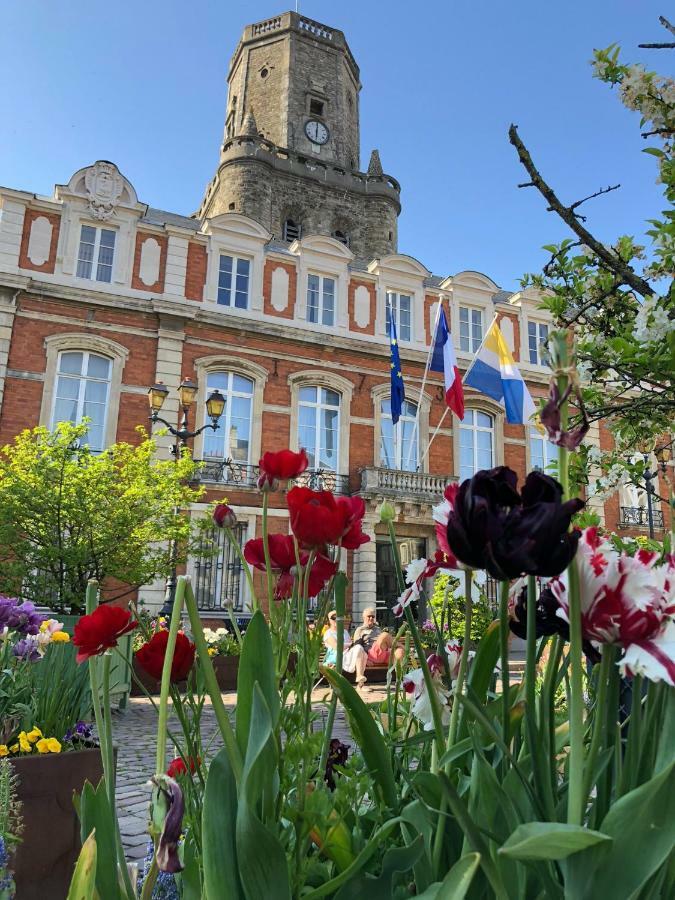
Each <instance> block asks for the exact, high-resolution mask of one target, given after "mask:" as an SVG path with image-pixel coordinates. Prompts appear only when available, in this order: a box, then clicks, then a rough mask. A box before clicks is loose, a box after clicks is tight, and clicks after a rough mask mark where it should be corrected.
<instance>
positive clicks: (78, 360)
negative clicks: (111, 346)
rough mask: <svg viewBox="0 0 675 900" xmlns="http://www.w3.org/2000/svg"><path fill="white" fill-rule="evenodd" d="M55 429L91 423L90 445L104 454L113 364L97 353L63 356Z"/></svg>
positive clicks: (52, 420)
mask: <svg viewBox="0 0 675 900" xmlns="http://www.w3.org/2000/svg"><path fill="white" fill-rule="evenodd" d="M56 372H57V374H56V389H55V391H54V406H53V409H52V416H51V427H52V428H54V427H55V426H56V424H57V422H72V423H73V424H74V425H78V424H79V423H80V422H81V421H82V419H84V418H88V419H90V422H89V428H88V430H87V437H86V443H87V444H88V446H89V447H90V448H91V450H93V451H95V452H96V453H100V451H101V450H103V447H104V446H105V425H106V419H107V416H108V402H109V397H110V376H111V372H112V360H110V359H108V358H107V357H105V356H99V355H98V354H97V353H89V352H88V351H86V350H82V351H72V350H68V351H63V352H61V353H59V358H58V364H57V370H56Z"/></svg>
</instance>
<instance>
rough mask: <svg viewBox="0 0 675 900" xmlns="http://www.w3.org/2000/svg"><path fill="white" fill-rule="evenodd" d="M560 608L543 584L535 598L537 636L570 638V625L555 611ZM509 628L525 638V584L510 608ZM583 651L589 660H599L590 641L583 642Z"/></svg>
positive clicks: (550, 591)
mask: <svg viewBox="0 0 675 900" xmlns="http://www.w3.org/2000/svg"><path fill="white" fill-rule="evenodd" d="M559 609H560V606H559V605H558V601H557V600H556V598H555V597H554V596H553V591H552V590H551V588H550V587H549V586H548V585H544V586H543V587H542V588H541V590H540V591H539V597H538V598H537V611H536V618H535V621H536V626H535V634H536V636H537V637H538V638H540V637H549V636H550V635H552V634H559V635H561V637H563V638H564V639H565V640H566V641H569V639H570V626H569V624H568V623H567V622H566V621H565V620H564V619H562V618H561V617H560V616H559V615H558V614H557V613H558V610H559ZM509 628H510V629H511V631H512V632H513V633H514V634H515V635H516V637H519V638H522V639H523V640H525V639H526V638H527V585H525V586H524V587H523V589H522V591H520V593H519V594H518V596H517V597H516V602H515V605H514V607H513V609H512V610H511V618H510V620H509ZM583 648H584V653H585V654H586V656H587V658H588V659H589V660H590V662H591V663H592V664H593V665H595V663H598V662H600V654H599V653H598V651H597V650H596V649H595V647H594V646H593V645H592V644H591V642H590V641H586V640H584V642H583Z"/></svg>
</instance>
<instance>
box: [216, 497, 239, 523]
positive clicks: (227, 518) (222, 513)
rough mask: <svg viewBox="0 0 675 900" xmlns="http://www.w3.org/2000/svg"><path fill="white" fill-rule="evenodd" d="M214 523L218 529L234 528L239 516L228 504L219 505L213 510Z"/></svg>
mask: <svg viewBox="0 0 675 900" xmlns="http://www.w3.org/2000/svg"><path fill="white" fill-rule="evenodd" d="M213 521H214V522H215V523H216V525H217V526H218V528H234V526H235V525H236V524H237V516H236V515H235V512H234V510H233V509H232V507H231V506H228V505H227V503H219V504H218V506H216V508H215V509H214V510H213Z"/></svg>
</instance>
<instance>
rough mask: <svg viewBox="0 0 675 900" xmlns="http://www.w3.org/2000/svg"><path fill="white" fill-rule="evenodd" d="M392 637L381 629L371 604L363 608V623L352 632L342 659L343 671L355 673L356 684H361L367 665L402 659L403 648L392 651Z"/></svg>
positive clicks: (378, 664)
mask: <svg viewBox="0 0 675 900" xmlns="http://www.w3.org/2000/svg"><path fill="white" fill-rule="evenodd" d="M393 644H394V639H393V638H392V636H391V635H390V634H387V632H386V631H382V629H381V628H380V626H379V625H378V624H377V621H376V619H375V609H374V608H373V607H372V606H369V607H367V608H366V609H364V610H363V625H359V627H358V628H357V629H356V631H355V632H354V639H353V641H352V644H351V647H350V648H349V650H348V652H347V653H345V655H344V659H343V661H342V668H343V670H344V671H345V672H355V673H356V684H357V685H358V686H361V685H363V684H365V683H366V675H365V672H366V667H367V666H386V665H388V664H389V662H390V660H391V661H392V662H394V661H400V660H402V659H403V656H404V650H403V648H402V647H397V648H396V649H395V650H394V651H393V658H392V647H393Z"/></svg>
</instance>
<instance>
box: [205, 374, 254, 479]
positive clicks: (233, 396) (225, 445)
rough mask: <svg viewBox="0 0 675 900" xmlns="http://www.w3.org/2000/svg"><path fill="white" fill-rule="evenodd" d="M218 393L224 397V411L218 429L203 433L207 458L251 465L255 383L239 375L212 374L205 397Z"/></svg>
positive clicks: (208, 377) (207, 379)
mask: <svg viewBox="0 0 675 900" xmlns="http://www.w3.org/2000/svg"><path fill="white" fill-rule="evenodd" d="M215 390H219V391H220V392H221V394H222V395H223V396H224V397H225V409H224V410H223V414H222V416H221V417H220V421H219V423H218V430H217V431H211V430H210V429H207V430H206V431H205V432H204V449H203V453H204V458H205V459H232V460H234V461H235V462H238V463H242V464H244V465H248V463H249V462H250V447H251V418H252V417H251V411H252V407H253V381H251V379H250V378H245V377H244V376H243V375H238V374H237V373H236V372H209V373H208V375H207V377H206V395H207V397H208V395H209V394H210V393H211V392H212V391H215Z"/></svg>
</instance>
